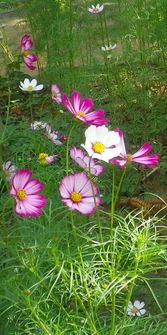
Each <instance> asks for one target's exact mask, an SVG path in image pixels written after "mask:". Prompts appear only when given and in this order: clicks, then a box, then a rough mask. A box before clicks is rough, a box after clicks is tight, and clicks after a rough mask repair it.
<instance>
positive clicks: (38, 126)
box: [30, 121, 51, 131]
mask: <svg viewBox="0 0 167 335" xmlns="http://www.w3.org/2000/svg"><path fill="white" fill-rule="evenodd" d="M30 127H31V129H33V130H41V129H45V130H46V131H49V130H50V129H51V128H50V126H49V125H48V123H47V122H43V121H34V122H33V123H31V125H30Z"/></svg>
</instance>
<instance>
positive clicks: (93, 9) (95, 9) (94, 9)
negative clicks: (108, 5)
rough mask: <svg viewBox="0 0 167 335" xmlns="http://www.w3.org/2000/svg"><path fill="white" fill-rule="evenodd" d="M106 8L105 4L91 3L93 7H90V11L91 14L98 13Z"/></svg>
mask: <svg viewBox="0 0 167 335" xmlns="http://www.w3.org/2000/svg"><path fill="white" fill-rule="evenodd" d="M103 9H104V5H101V6H100V5H99V4H97V5H96V6H94V5H91V7H89V8H88V12H89V13H91V14H98V13H100V12H102V11H103Z"/></svg>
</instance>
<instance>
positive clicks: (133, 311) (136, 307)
mask: <svg viewBox="0 0 167 335" xmlns="http://www.w3.org/2000/svg"><path fill="white" fill-rule="evenodd" d="M144 305H145V303H144V301H141V302H140V301H139V300H135V301H134V303H133V304H132V302H131V301H130V302H129V304H128V307H127V313H128V315H130V316H142V315H144V314H145V313H146V309H145V308H143V307H144Z"/></svg>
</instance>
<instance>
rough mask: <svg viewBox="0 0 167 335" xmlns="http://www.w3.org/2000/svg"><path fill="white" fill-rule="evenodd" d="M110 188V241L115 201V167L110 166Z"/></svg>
mask: <svg viewBox="0 0 167 335" xmlns="http://www.w3.org/2000/svg"><path fill="white" fill-rule="evenodd" d="M112 168H113V170H112V190H111V212H110V217H111V221H110V239H111V243H112V239H113V224H114V211H115V202H114V188H115V167H114V165H113V166H112Z"/></svg>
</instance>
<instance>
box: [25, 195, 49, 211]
mask: <svg viewBox="0 0 167 335" xmlns="http://www.w3.org/2000/svg"><path fill="white" fill-rule="evenodd" d="M27 204H30V205H32V206H34V207H38V208H41V207H44V206H45V205H46V199H45V197H44V195H41V194H30V195H27V196H26V199H25V200H24V205H25V207H26V206H27Z"/></svg>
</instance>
